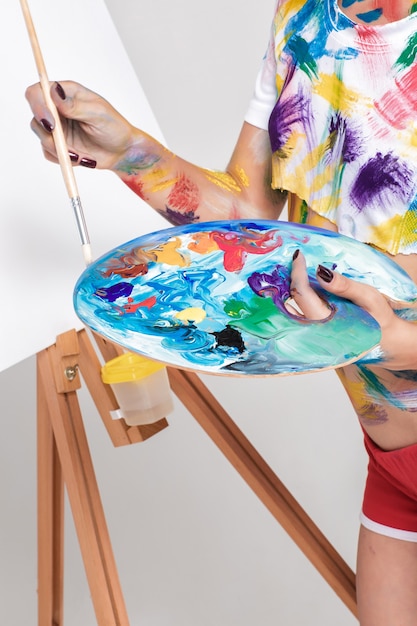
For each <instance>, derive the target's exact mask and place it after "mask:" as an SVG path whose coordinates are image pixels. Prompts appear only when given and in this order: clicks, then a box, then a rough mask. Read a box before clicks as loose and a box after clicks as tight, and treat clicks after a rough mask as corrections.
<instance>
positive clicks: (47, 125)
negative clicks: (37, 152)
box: [41, 118, 54, 133]
mask: <svg viewBox="0 0 417 626" xmlns="http://www.w3.org/2000/svg"><path fill="white" fill-rule="evenodd" d="M41 125H42V127H43V128H44V130H46V132H47V133H52V131H53V130H54V127H53V126H52V124H51V122H48V120H46V119H45V118H43V119H41Z"/></svg>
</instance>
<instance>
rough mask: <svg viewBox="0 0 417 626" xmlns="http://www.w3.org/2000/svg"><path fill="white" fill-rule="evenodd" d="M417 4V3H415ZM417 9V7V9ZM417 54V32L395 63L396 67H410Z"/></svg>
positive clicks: (400, 68)
mask: <svg viewBox="0 0 417 626" xmlns="http://www.w3.org/2000/svg"><path fill="white" fill-rule="evenodd" d="M414 6H417V3H416V4H415V5H414ZM415 10H417V9H415ZM416 55H417V33H413V34H412V35H411V36H410V37H409V39H408V41H407V45H406V46H405V48H404V50H403V52H402V54H401V55H400V56H399V57H398V59H397V61H396V62H395V64H394V67H397V68H398V69H399V70H405V69H407V68H408V67H410V66H411V65H412V64H413V63H414V62H415V59H416Z"/></svg>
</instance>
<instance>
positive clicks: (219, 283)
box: [74, 221, 417, 376]
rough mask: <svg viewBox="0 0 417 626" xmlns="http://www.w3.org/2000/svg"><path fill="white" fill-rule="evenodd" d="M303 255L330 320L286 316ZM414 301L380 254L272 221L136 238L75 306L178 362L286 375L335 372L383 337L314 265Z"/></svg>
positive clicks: (110, 257) (96, 270)
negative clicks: (328, 288)
mask: <svg viewBox="0 0 417 626" xmlns="http://www.w3.org/2000/svg"><path fill="white" fill-rule="evenodd" d="M297 248H299V249H300V250H301V251H302V253H303V254H304V256H305V258H306V263H307V270H308V274H309V277H310V280H311V283H312V284H313V286H314V288H315V289H316V290H317V291H318V292H319V293H320V295H322V296H323V297H324V298H325V299H326V300H327V301H328V303H329V306H330V308H331V311H332V313H331V314H330V315H329V317H328V318H327V319H326V320H322V321H306V320H305V319H304V318H303V317H302V316H298V315H295V314H294V313H290V312H288V311H287V309H286V306H285V301H286V299H287V298H288V296H289V284H290V271H291V263H292V256H293V254H294V252H295V250H296V249H297ZM319 263H321V264H322V265H324V266H326V267H328V268H330V269H336V271H338V272H340V273H342V274H345V275H347V276H349V277H350V278H353V279H355V280H359V281H361V282H364V283H367V284H369V285H373V286H374V287H376V288H377V289H379V290H380V291H381V292H383V293H384V294H386V295H387V296H389V297H390V298H392V299H393V300H398V301H405V302H412V301H414V300H415V299H416V298H417V290H416V286H415V285H414V283H413V282H412V281H411V279H410V278H409V276H408V275H407V274H406V273H405V272H404V271H403V270H402V269H401V268H400V267H399V266H398V265H396V264H395V263H393V262H392V261H390V260H389V259H388V258H387V257H386V256H384V255H383V254H381V253H379V252H377V251H376V250H374V249H372V248H370V247H369V246H366V245H364V244H361V243H358V242H357V241H355V240H353V239H350V238H348V237H344V236H342V235H339V234H336V233H332V232H329V231H326V230H322V229H318V228H313V227H308V226H302V225H297V224H293V223H288V222H277V221H256V222H252V221H232V222H223V221H221V222H207V223H201V224H191V225H186V226H180V227H175V228H169V229H166V230H162V231H158V232H155V233H152V234H149V235H144V236H142V237H139V238H137V239H134V240H132V241H130V242H128V243H126V244H124V245H122V246H120V247H119V248H116V249H114V250H112V251H111V252H109V253H107V254H106V255H104V256H103V257H101V258H100V259H99V260H97V261H96V262H95V263H93V264H92V265H90V266H89V267H88V268H87V269H86V270H85V271H84V273H83V274H82V276H81V277H80V279H79V280H78V282H77V284H76V287H75V292H74V306H75V310H76V312H77V314H78V316H79V317H80V319H81V320H82V321H83V322H84V323H85V324H86V325H87V326H89V327H90V328H92V329H93V330H94V331H96V332H97V333H99V334H101V335H103V336H104V337H106V338H107V339H110V340H111V341H114V342H115V343H118V344H120V345H122V346H124V347H125V348H127V349H129V350H132V351H136V352H139V353H141V354H143V355H145V356H148V357H150V358H152V359H155V360H158V361H163V362H165V363H167V364H169V365H173V366H176V367H180V368H183V369H193V370H197V371H200V372H204V373H214V374H222V375H235V376H236V375H246V376H270V375H287V374H295V373H303V372H311V371H315V370H321V369H327V368H335V367H340V366H341V365H345V364H347V363H349V362H352V361H354V360H356V359H357V358H358V357H360V356H362V355H364V354H366V353H367V352H369V351H370V350H371V349H372V348H374V347H375V346H376V345H377V344H378V342H379V340H380V330H379V326H378V324H377V323H376V322H375V320H374V319H373V318H372V317H371V316H370V315H368V314H367V313H366V312H365V311H363V310H362V309H360V308H359V307H357V306H356V305H354V304H353V303H351V302H349V301H346V300H343V299H340V298H337V297H335V296H332V295H330V294H327V293H324V292H323V291H321V290H320V288H319V286H318V283H317V281H316V278H315V272H316V267H317V265H318V264H319Z"/></svg>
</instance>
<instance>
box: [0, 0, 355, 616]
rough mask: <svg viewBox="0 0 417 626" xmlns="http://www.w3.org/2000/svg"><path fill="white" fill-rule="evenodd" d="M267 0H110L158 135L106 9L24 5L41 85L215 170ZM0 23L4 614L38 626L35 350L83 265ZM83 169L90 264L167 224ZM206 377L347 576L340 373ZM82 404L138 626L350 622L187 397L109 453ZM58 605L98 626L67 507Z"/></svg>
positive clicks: (110, 181)
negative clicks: (159, 426)
mask: <svg viewBox="0 0 417 626" xmlns="http://www.w3.org/2000/svg"><path fill="white" fill-rule="evenodd" d="M273 4H274V2H273V0H263V2H262V3H260V2H259V0H247V1H246V2H245V3H242V2H241V1H238V0H212V1H211V2H210V3H203V2H198V1H197V2H196V1H195V0H177V2H175V3H173V2H169V1H168V0H152V2H143V0H142V2H138V1H137V0H136V1H135V0H107V7H108V9H109V10H110V14H111V16H112V18H113V20H114V23H115V26H116V28H117V29H118V32H119V34H120V36H121V38H122V40H123V43H124V46H125V48H126V51H127V53H128V55H129V57H130V60H131V62H132V65H133V68H134V70H135V71H136V76H137V77H138V79H139V81H140V84H141V85H142V87H143V88H144V91H145V93H146V96H147V98H148V99H149V102H150V105H151V109H152V110H153V112H154V114H155V117H156V119H157V120H158V123H159V127H158V126H157V125H156V124H155V122H154V120H153V118H152V115H151V114H150V112H149V109H148V107H147V102H146V99H145V98H144V96H143V93H142V91H141V89H140V86H139V83H138V82H137V79H136V78H135V75H134V73H133V71H132V68H131V66H130V65H129V62H128V61H127V59H126V57H125V56H124V53H123V50H122V49H121V48H120V47H119V45H120V42H119V40H118V38H117V35H116V32H115V31H114V30H113V28H112V24H111V22H110V20H109V15H108V13H107V11H106V8H105V5H104V4H103V3H102V2H101V0H72V1H71V2H70V3H69V2H66V3H63V2H61V1H59V2H57V1H56V0H55V1H52V0H32V3H31V7H32V12H33V14H34V17H35V21H36V26H37V29H38V31H39V35H40V39H41V43H42V47H43V49H44V54H45V61H46V64H47V67H48V71H49V76H50V78H51V79H55V78H58V79H60V80H63V79H66V78H72V79H75V80H80V81H81V82H86V83H87V84H88V86H90V87H91V88H93V89H95V90H97V91H99V92H100V93H102V94H103V95H104V96H106V97H107V98H108V99H110V100H111V101H112V102H114V103H115V104H116V105H117V106H118V107H119V108H121V109H122V111H123V113H124V114H125V115H127V116H128V117H129V118H130V119H132V120H134V121H135V123H137V124H139V125H142V126H144V127H145V128H146V130H148V132H153V133H154V134H157V135H158V136H159V137H162V135H163V136H164V137H165V139H166V141H167V143H168V145H169V147H170V148H171V149H172V150H174V151H176V152H178V153H179V154H181V155H182V156H184V157H185V158H188V159H190V160H193V161H196V162H198V163H200V164H201V165H204V166H206V167H213V168H222V167H223V166H224V165H225V163H226V161H227V159H228V157H229V154H230V153H231V150H232V148H233V143H234V141H235V138H236V136H237V133H238V131H239V128H240V125H241V121H242V118H243V115H244V113H245V109H246V105H247V101H248V99H249V97H250V94H251V90H252V85H253V81H254V78H255V75H256V70H257V67H258V64H259V60H260V58H261V56H262V54H263V51H264V49H265V46H266V40H267V37H268V31H269V24H270V19H271V15H272V12H273ZM4 5H6V3H4ZM0 18H1V19H0V46H1V48H0V49H1V50H2V59H3V61H2V67H3V85H4V87H7V88H4V89H3V90H2V99H1V104H0V107H1V109H2V118H3V121H2V125H1V131H0V133H1V137H2V150H1V153H0V159H1V160H0V165H1V168H0V171H1V184H2V191H3V194H2V201H1V215H2V218H1V219H2V222H1V229H0V230H1V232H0V237H1V240H0V241H1V246H0V254H1V261H2V263H1V270H0V272H1V273H0V280H1V286H2V305H3V306H2V313H1V320H2V324H1V327H2V336H1V343H2V349H1V350H0V355H1V357H2V359H3V366H2V367H0V369H2V368H4V367H5V368H6V369H5V370H4V371H3V372H2V373H1V374H0V394H1V399H2V408H3V410H2V436H1V437H0V497H1V518H0V519H1V522H0V554H1V559H0V622H1V623H2V624H7V625H8V626H22V625H23V624H24V625H25V626H31V625H35V624H36V623H37V619H36V501H35V499H36V493H35V492H36V476H35V467H36V457H35V436H36V434H35V409H36V398H35V372H34V365H35V359H34V357H33V356H31V355H33V353H34V352H36V350H38V349H41V348H43V347H46V346H47V345H49V344H50V343H52V342H53V341H54V337H55V335H56V333H57V332H61V331H65V330H67V328H70V327H73V326H74V324H75V323H76V320H75V318H74V316H73V313H72V309H71V288H72V284H73V282H74V281H75V279H76V278H77V276H78V274H79V273H80V272H81V271H82V269H83V261H82V255H81V252H80V249H79V241H78V238H77V237H78V235H77V232H76V227H75V224H74V220H73V216H72V215H71V214H70V213H69V210H68V207H67V199H66V196H65V192H64V190H63V187H62V183H61V180H60V177H59V172H58V170H57V168H54V166H52V165H50V164H48V163H45V162H44V161H43V160H42V157H41V154H40V151H39V148H38V145H37V141H36V139H35V138H34V137H33V136H32V135H31V133H30V130H29V129H28V124H29V119H30V114H29V110H28V107H27V104H26V102H25V101H24V98H23V92H24V88H25V86H26V85H27V84H29V83H31V82H34V81H35V80H36V72H35V70H34V65H33V61H32V57H31V53H30V49H29V47H28V43H27V40H26V33H25V30H24V26H23V22H22V19H21V16H20V13H19V7H18V3H17V2H16V3H14V5H13V6H12V5H11V3H7V5H6V6H3V5H1V7H0ZM4 72H5V73H4ZM159 128H160V129H161V131H162V134H161V133H160V130H159ZM77 178H78V179H79V185H80V190H81V195H82V199H83V203H84V209H85V212H86V215H87V222H88V226H89V229H90V235H91V239H92V244H93V252H94V254H95V256H97V255H98V254H101V252H104V251H106V250H107V249H109V248H110V247H112V246H113V245H117V244H118V243H121V242H123V241H125V240H127V239H131V238H132V237H135V236H136V235H139V234H141V233H142V232H145V231H146V230H153V229H154V228H155V227H159V225H162V224H163V222H162V220H161V219H160V218H158V217H157V216H156V215H154V214H152V213H151V212H150V211H149V210H148V209H147V208H146V207H144V205H143V204H142V203H140V202H139V201H138V200H137V199H136V198H135V197H134V196H133V194H131V193H130V192H129V191H128V190H127V189H125V188H124V187H123V185H121V184H120V182H119V181H118V180H117V179H116V177H113V176H112V175H107V174H106V173H99V172H90V171H87V172H86V171H83V172H79V174H78V170H77ZM119 229H120V230H119ZM116 238H117V240H115V239H116ZM51 296H52V297H51ZM45 302H48V304H47V305H46V304H45ZM58 303H59V304H58ZM6 348H7V349H6ZM204 380H205V382H206V383H207V384H208V385H209V386H210V388H211V389H212V390H214V391H215V393H216V395H217V396H218V398H219V399H220V401H221V402H222V403H223V405H224V406H225V408H226V409H227V410H228V411H229V412H230V413H231V415H232V416H233V417H234V418H235V420H236V422H237V423H238V424H239V426H240V427H241V428H242V429H243V430H244V432H245V433H246V434H247V435H248V436H249V437H250V438H251V440H252V441H253V443H254V444H255V445H256V446H258V448H259V451H260V452H261V453H262V454H263V455H264V456H265V458H266V460H267V461H268V462H269V463H270V464H271V466H272V467H273V468H274V469H275V470H276V471H277V473H278V475H279V476H280V478H281V479H282V480H283V481H284V483H285V484H286V485H287V486H288V487H289V488H290V489H291V491H292V492H293V493H294V495H295V496H296V497H297V498H298V499H299V500H300V502H301V504H302V505H303V506H304V507H305V508H306V510H307V512H308V513H309V514H310V516H311V517H312V518H313V519H314V521H315V522H316V523H317V524H318V525H319V526H320V528H321V529H322V530H323V531H324V532H325V534H326V535H327V536H328V537H329V539H330V540H331V541H332V542H333V543H334V545H335V547H336V548H337V549H338V550H339V551H340V552H341V553H342V555H343V556H344V558H346V559H347V561H348V562H349V564H350V565H351V566H352V567H354V564H355V563H354V562H355V546H356V534H357V527H358V512H359V508H360V501H361V493H362V484H363V478H364V473H365V456H364V452H363V450H362V445H361V436H360V432H359V428H358V426H357V424H356V422H355V418H354V416H353V411H352V409H351V408H350V405H349V403H348V401H347V399H346V398H345V397H344V395H343V393H342V391H341V389H340V385H339V383H338V381H337V378H336V376H335V374H334V373H332V372H325V373H322V374H316V375H309V376H300V377H298V376H297V377H291V378H279V379H277V378H276V379H263V380H254V379H227V380H225V379H222V378H218V377H205V378H204ZM81 401H82V407H83V414H84V417H85V422H86V427H87V431H88V437H89V441H90V445H91V449H92V454H93V460H94V463H95V467H96V472H97V477H98V481H99V485H100V489H101V493H102V497H103V501H104V506H105V511H106V514H107V520H108V524H109V529H110V534H111V537H112V540H113V546H114V551H115V556H116V561H117V563H118V567H119V573H120V578H121V582H122V586H123V589H124V593H125V599H126V604H127V608H128V613H129V616H130V621H131V624H132V625H136V624H137V625H139V624H140V625H141V626H142V625H143V626H254V625H255V624H256V625H259V626H276V625H277V624H285V626H302V625H304V624H306V625H308V626H311V625H316V624H317V625H320V626H334V624H338V626H353V625H354V624H355V623H356V620H354V618H353V617H352V616H351V614H350V613H349V612H348V611H347V609H345V607H344V606H343V604H342V603H341V602H340V601H339V600H338V598H337V597H336V596H335V595H334V593H333V592H332V591H331V590H330V589H329V588H328V586H327V584H326V583H325V582H324V581H323V580H322V579H321V578H320V576H319V575H318V574H317V573H316V572H315V570H314V569H313V568H312V566H311V565H310V564H309V563H308V562H307V561H306V559H305V557H304V556H303V555H302V554H301V553H300V551H299V550H298V548H296V547H295V546H294V545H293V544H292V543H291V541H290V540H289V539H288V538H287V536H286V535H285V533H284V532H283V531H282V530H281V528H280V527H279V526H278V525H277V523H276V522H275V520H274V519H273V518H272V516H271V515H270V514H269V513H268V512H267V511H266V510H265V509H264V507H263V505H261V504H260V503H259V502H258V500H257V498H256V496H254V495H253V494H252V492H251V491H250V490H249V488H248V487H247V486H246V485H245V484H244V483H243V481H242V480H241V479H240V478H239V476H237V474H236V473H235V471H234V470H233V469H232V468H231V467H230V466H229V465H228V464H227V462H226V461H225V460H224V459H223V457H222V456H221V454H220V453H219V452H218V451H217V449H216V448H215V447H214V445H213V444H212V443H211V441H210V440H209V439H208V438H207V437H206V436H205V435H204V433H203V432H202V431H201V430H200V428H199V427H198V425H197V424H196V423H195V422H194V420H193V418H192V416H190V415H189V414H188V413H187V412H186V411H185V410H184V409H183V407H182V406H180V405H179V403H176V408H175V411H174V413H172V414H171V415H170V416H169V422H170V427H169V428H168V429H166V430H165V431H164V432H162V433H160V434H159V435H158V436H157V437H155V438H153V439H151V440H149V441H147V442H146V443H144V444H140V445H134V446H130V447H129V448H119V449H114V448H113V446H112V444H111V442H110V441H109V438H108V436H107V434H106V432H105V430H104V427H103V426H102V424H101V421H100V418H99V417H98V416H97V414H96V412H95V407H94V406H93V405H92V403H91V400H90V399H89V397H88V396H87V395H86V393H85V392H82V393H81ZM65 596H66V608H65V612H66V615H65V623H66V626H80V625H82V626H90V625H91V626H92V625H93V624H95V618H94V613H93V610H92V606H91V601H90V598H89V591H88V588H87V585H86V581H85V577H84V572H83V567H82V563H81V560H80V556H79V552H78V545H77V542H76V539H75V536H74V532H73V528H72V521H71V516H70V514H68V523H67V545H66V584H65Z"/></svg>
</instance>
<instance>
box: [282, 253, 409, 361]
mask: <svg viewBox="0 0 417 626" xmlns="http://www.w3.org/2000/svg"><path fill="white" fill-rule="evenodd" d="M316 275H317V280H318V282H319V284H320V286H321V287H322V288H323V289H325V290H326V291H329V292H330V293H333V294H335V295H337V296H340V297H342V298H346V299H348V300H351V301H352V302H354V303H355V304H357V305H358V306H360V307H362V308H363V309H365V310H366V311H367V312H368V313H369V314H370V315H372V317H373V318H374V319H375V320H376V321H377V322H378V324H379V325H380V327H381V331H382V338H381V342H380V345H379V347H378V348H377V350H376V351H375V354H374V351H373V353H371V355H370V356H372V364H373V365H374V366H377V367H383V368H385V369H390V370H417V322H412V321H408V320H406V319H402V318H401V317H400V316H399V315H397V314H396V312H395V311H394V309H393V305H392V303H391V302H390V301H389V300H388V299H387V298H386V297H385V296H384V295H383V294H381V293H380V292H379V291H378V290H377V289H375V288H374V287H371V286H369V285H365V284H363V283H360V282H357V281H354V280H351V279H350V278H347V277H346V276H342V275H341V274H338V273H336V272H332V271H330V270H329V269H327V268H325V267H322V266H320V265H319V266H318V268H317V274H316ZM291 279H292V281H291V295H292V297H293V299H294V300H295V302H296V303H297V305H298V306H299V307H300V309H301V310H302V311H303V313H304V315H305V317H307V318H308V319H311V320H313V319H316V320H318V319H325V318H326V317H327V316H328V314H329V311H328V308H327V307H326V305H325V304H324V302H323V300H322V299H321V298H319V296H318V295H317V294H316V292H315V291H314V289H313V288H312V287H311V285H310V284H309V282H308V277H307V272H306V265H305V260H304V257H303V255H302V253H301V252H300V253H299V254H296V255H295V258H294V260H293V266H292V273H291ZM416 319H417V314H416ZM365 359H366V357H365Z"/></svg>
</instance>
